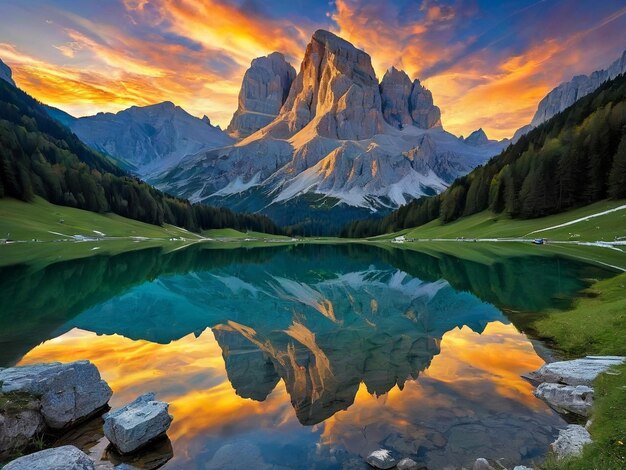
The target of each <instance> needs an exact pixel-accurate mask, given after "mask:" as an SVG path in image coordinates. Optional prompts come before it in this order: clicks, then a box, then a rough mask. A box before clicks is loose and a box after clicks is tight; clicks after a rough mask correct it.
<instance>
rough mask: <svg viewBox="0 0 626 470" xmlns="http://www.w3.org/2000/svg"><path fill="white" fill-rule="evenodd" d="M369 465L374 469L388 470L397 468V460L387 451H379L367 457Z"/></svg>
mask: <svg viewBox="0 0 626 470" xmlns="http://www.w3.org/2000/svg"><path fill="white" fill-rule="evenodd" d="M366 461H367V463H368V464H370V465H371V466H372V467H374V468H380V469H381V470H386V469H388V468H393V467H395V466H396V463H397V462H396V459H394V458H393V457H392V456H391V452H389V451H388V450H387V449H378V450H375V451H374V452H372V453H371V454H370V455H368V456H367V459H366Z"/></svg>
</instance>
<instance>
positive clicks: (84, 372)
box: [0, 361, 113, 429]
mask: <svg viewBox="0 0 626 470" xmlns="http://www.w3.org/2000/svg"><path fill="white" fill-rule="evenodd" d="M0 384H1V388H0V391H2V392H4V393H7V392H23V393H28V394H31V395H34V396H36V397H39V398H40V401H41V409H40V411H41V414H42V416H43V417H44V420H45V422H46V424H47V425H48V426H49V427H51V428H53V429H61V428H64V427H67V426H69V425H71V424H74V423H75V422H77V421H80V420H82V419H85V418H87V417H89V416H91V415H92V414H94V413H95V412H97V411H98V410H100V409H101V408H102V407H104V406H105V405H106V404H107V403H108V401H109V399H110V398H111V395H112V393H113V392H112V391H111V388H110V387H109V386H108V384H107V383H106V382H105V381H104V380H102V379H101V377H100V372H99V371H98V369H97V368H96V366H95V365H93V364H92V363H91V362H89V361H76V362H70V363H66V364H61V363H59V362H54V363H49V364H34V365H30V366H20V367H11V368H8V369H3V370H1V371H0Z"/></svg>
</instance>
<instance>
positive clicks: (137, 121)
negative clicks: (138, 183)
mask: <svg viewBox="0 0 626 470" xmlns="http://www.w3.org/2000/svg"><path fill="white" fill-rule="evenodd" d="M70 129H71V130H72V131H73V132H74V133H76V135H77V136H78V137H79V138H80V139H81V140H82V141H83V142H85V143H86V144H87V145H89V146H90V147H92V148H94V149H96V150H99V151H101V152H103V153H105V154H107V155H111V156H113V157H116V158H118V159H122V160H125V161H127V162H129V163H131V164H133V165H135V166H136V167H137V168H138V172H139V174H141V175H142V176H148V175H150V174H151V173H152V172H154V171H158V170H162V169H163V167H164V166H169V165H173V164H176V163H177V162H178V161H179V160H180V159H181V158H182V157H184V156H185V155H188V154H193V153H197V152H199V151H201V150H206V149H210V148H216V147H221V146H225V145H229V144H231V143H232V142H233V140H232V139H231V138H230V137H228V135H226V134H225V133H224V132H223V131H222V130H221V129H220V128H219V127H215V126H212V125H211V123H210V121H209V119H208V118H206V116H205V118H204V119H198V118H196V117H194V116H192V115H190V114H189V113H187V112H186V111H185V110H184V109H182V108H181V107H179V106H175V105H174V104H173V103H171V102H169V101H166V102H164V103H159V104H155V105H151V106H145V107H139V106H133V107H132V108H129V109H126V110H124V111H120V112H119V113H116V114H112V113H98V114H96V115H95V116H88V117H82V118H79V119H77V120H75V121H74V122H72V123H71V125H70Z"/></svg>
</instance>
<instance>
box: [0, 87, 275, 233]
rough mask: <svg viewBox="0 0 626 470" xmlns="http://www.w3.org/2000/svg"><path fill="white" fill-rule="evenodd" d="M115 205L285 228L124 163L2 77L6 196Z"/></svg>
mask: <svg viewBox="0 0 626 470" xmlns="http://www.w3.org/2000/svg"><path fill="white" fill-rule="evenodd" d="M35 196H41V197H42V198H44V199H46V200H48V201H50V202H51V203H53V204H59V205H63V206H69V207H76V208H78V209H85V210H88V211H92V212H113V213H115V214H118V215H121V216H123V217H128V218H130V219H135V220H139V221H142V222H147V223H149V224H154V225H163V224H166V223H167V224H173V225H177V226H179V227H184V228H186V229H188V230H191V231H196V232H197V231H200V230H204V229H219V228H233V229H236V230H254V231H259V232H265V233H272V234H281V233H282V229H281V228H279V227H278V226H276V224H274V223H273V222H272V221H271V220H270V219H269V218H268V217H266V216H263V215H258V214H237V213H234V212H232V211H231V210H229V209H226V208H219V207H213V206H208V205H204V204H191V203H190V202H189V201H187V200H186V199H181V198H177V197H174V196H170V195H168V194H166V193H163V192H161V191H159V190H157V189H155V188H154V187H152V186H150V185H149V184H147V183H145V182H143V181H141V180H139V179H138V178H135V177H133V176H131V175H130V174H128V173H126V172H125V171H123V170H122V169H120V168H119V167H118V166H117V165H116V164H115V162H114V161H113V160H111V159H109V158H107V157H105V156H103V155H101V154H99V153H98V152H95V151H93V150H92V149H90V148H89V147H87V146H86V145H85V144H83V143H82V142H81V141H80V140H79V139H78V137H76V136H75V135H74V134H73V133H71V132H70V131H69V130H68V129H67V128H66V127H64V126H62V125H61V124H59V123H58V122H57V121H55V120H54V119H52V118H51V117H49V116H48V114H47V113H46V112H45V110H44V109H43V107H42V105H41V104H40V103H39V102H37V101H36V100H35V99H33V98H32V97H30V96H29V95H27V94H26V93H24V92H23V91H21V90H19V89H17V88H15V87H13V86H11V85H9V84H8V83H6V82H5V81H3V80H0V198H3V197H13V198H16V199H20V200H23V201H31V200H32V199H33V198H34V197H35Z"/></svg>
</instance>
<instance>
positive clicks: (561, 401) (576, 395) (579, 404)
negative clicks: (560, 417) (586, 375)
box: [534, 383, 593, 416]
mask: <svg viewBox="0 0 626 470" xmlns="http://www.w3.org/2000/svg"><path fill="white" fill-rule="evenodd" d="M534 394H535V396H536V397H537V398H541V399H542V400H543V401H545V402H546V403H547V404H548V405H550V406H551V407H553V408H554V409H555V410H557V411H558V412H560V413H567V412H569V413H575V414H577V415H580V416H589V414H590V413H591V407H592V406H593V388H591V387H588V386H587V385H562V384H553V383H542V384H541V385H539V387H537V389H536V390H535V391H534Z"/></svg>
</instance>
